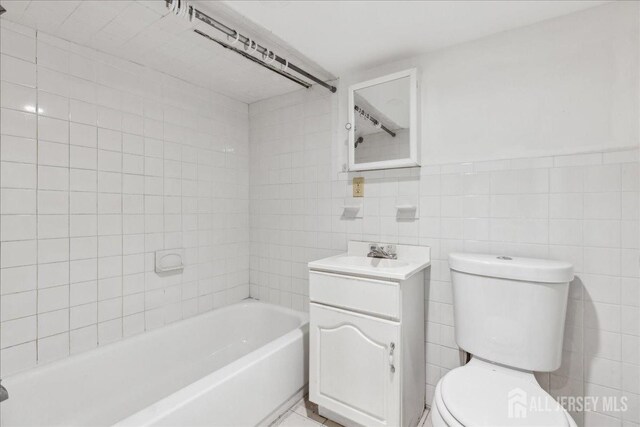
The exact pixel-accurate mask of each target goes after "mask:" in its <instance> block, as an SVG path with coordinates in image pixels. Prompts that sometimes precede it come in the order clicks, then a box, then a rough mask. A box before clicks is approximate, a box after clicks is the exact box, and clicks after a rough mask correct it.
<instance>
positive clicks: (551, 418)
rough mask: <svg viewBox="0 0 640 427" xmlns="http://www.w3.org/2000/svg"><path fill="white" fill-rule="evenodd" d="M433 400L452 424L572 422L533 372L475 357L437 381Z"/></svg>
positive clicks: (553, 426)
mask: <svg viewBox="0 0 640 427" xmlns="http://www.w3.org/2000/svg"><path fill="white" fill-rule="evenodd" d="M510 402H511V407H512V412H511V414H510V412H509V405H510ZM434 403H435V406H436V409H437V411H438V413H439V416H440V417H442V419H443V420H444V421H445V422H446V424H447V425H448V426H451V427H454V426H455V427H462V426H549V427H569V426H574V425H575V423H574V422H573V420H572V419H571V418H570V416H569V414H568V413H567V412H566V411H565V409H564V408H563V407H562V406H561V405H560V404H559V403H558V402H556V400H555V399H553V398H552V397H551V396H550V395H549V394H548V393H546V392H545V391H544V390H543V389H542V387H540V385H538V383H537V381H536V379H535V377H534V376H533V373H531V372H525V371H520V370H516V369H512V368H506V367H504V366H501V365H495V364H492V363H489V362H486V361H483V360H481V359H478V358H474V359H472V360H471V362H469V363H468V364H467V365H465V366H463V367H460V368H456V369H454V370H452V371H451V372H449V373H448V374H446V375H445V376H444V377H443V378H442V379H441V380H440V381H439V383H438V385H437V387H436V393H435V399H434ZM523 409H524V412H522V410H523ZM518 410H520V412H518Z"/></svg>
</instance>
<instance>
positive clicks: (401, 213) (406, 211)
mask: <svg viewBox="0 0 640 427" xmlns="http://www.w3.org/2000/svg"><path fill="white" fill-rule="evenodd" d="M396 218H397V219H399V220H415V219H418V206H417V205H416V204H413V203H402V202H400V203H398V204H397V205H396Z"/></svg>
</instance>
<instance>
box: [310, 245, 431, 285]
mask: <svg viewBox="0 0 640 427" xmlns="http://www.w3.org/2000/svg"><path fill="white" fill-rule="evenodd" d="M396 251H397V259H386V258H372V257H368V256H367V253H368V252H369V243H368V242H353V241H352V242H349V247H348V250H347V252H346V253H344V254H340V255H335V256H331V257H328V258H323V259H320V260H317V261H311V262H310V263H309V269H311V270H314V271H324V272H330V273H338V274H348V275H353V276H366V277H374V278H378V279H391V280H406V279H408V278H409V277H411V276H413V275H414V274H415V273H417V272H419V271H420V270H423V269H425V268H427V267H428V266H429V265H430V264H431V253H430V252H431V251H430V248H429V247H426V246H410V245H396Z"/></svg>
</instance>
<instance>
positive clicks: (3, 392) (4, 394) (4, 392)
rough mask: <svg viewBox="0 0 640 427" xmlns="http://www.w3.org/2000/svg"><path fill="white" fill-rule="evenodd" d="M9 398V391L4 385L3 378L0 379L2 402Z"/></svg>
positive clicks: (0, 397) (0, 399) (0, 400)
mask: <svg viewBox="0 0 640 427" xmlns="http://www.w3.org/2000/svg"><path fill="white" fill-rule="evenodd" d="M8 398H9V392H8V391H7V389H6V388H4V386H3V385H2V380H0V402H4V401H5V400H7V399H8Z"/></svg>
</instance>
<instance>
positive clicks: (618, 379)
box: [249, 91, 640, 426]
mask: <svg viewBox="0 0 640 427" xmlns="http://www.w3.org/2000/svg"><path fill="white" fill-rule="evenodd" d="M333 102H335V100H334V99H333V98H331V97H330V96H329V95H328V94H326V93H324V92H322V91H317V92H313V91H311V92H307V93H304V92H297V93H294V94H290V95H285V96H280V97H276V98H272V99H269V100H265V101H261V102H258V103H255V104H251V105H250V108H249V111H250V126H251V134H250V147H251V156H250V157H251V190H250V194H251V295H252V296H253V297H256V298H260V299H263V300H267V301H270V302H273V303H276V304H281V305H284V306H288V307H293V308H296V309H304V310H306V309H307V307H308V281H307V266H306V263H307V262H308V261H310V260H313V259H318V258H322V257H325V256H329V255H333V254H336V253H339V252H342V251H344V250H346V242H347V241H348V240H349V239H357V240H371V241H389V242H396V243H407V244H421V245H428V246H431V247H432V256H433V264H432V267H431V272H430V273H431V274H430V283H429V284H428V288H427V301H426V307H427V313H426V331H427V335H426V351H427V379H426V387H427V398H428V400H429V401H431V398H432V396H433V390H434V386H435V384H436V383H437V381H438V380H439V379H440V377H441V376H442V375H443V374H445V373H446V372H447V371H448V370H450V369H452V368H455V367H457V366H459V364H460V355H459V352H458V348H457V346H456V344H455V340H454V325H453V307H452V294H451V283H450V278H449V270H448V265H447V256H448V254H449V253H450V252H452V251H472V252H489V253H500V254H502V253H507V254H512V255H520V256H533V257H544V258H555V259H564V260H567V261H570V262H572V263H573V264H574V265H575V269H576V274H577V277H576V280H575V281H574V282H573V283H572V286H571V293H570V299H569V304H568V314H567V321H566V328H565V329H566V332H565V344H564V353H563V359H564V361H563V364H562V367H561V368H560V369H559V370H558V371H556V372H553V373H551V374H541V375H539V376H538V378H539V381H540V383H541V384H542V385H543V386H544V387H545V388H546V389H547V390H549V391H550V392H551V393H552V394H554V395H574V396H582V395H594V396H595V395H611V396H625V397H626V398H627V399H628V406H629V409H628V410H627V411H626V412H606V411H604V410H603V408H602V407H600V408H597V410H596V412H587V413H574V414H573V415H574V416H575V418H576V419H577V421H578V422H579V423H580V424H584V425H603V424H604V423H607V425H623V423H624V425H625V426H636V425H638V424H640V410H639V405H638V400H639V396H640V388H639V387H640V380H639V378H640V373H639V372H640V335H639V329H640V319H639V314H638V313H639V311H640V291H639V289H640V283H639V280H640V279H639V276H640V274H639V266H638V257H639V250H638V248H639V241H640V235H639V233H638V224H639V218H640V217H639V202H638V194H639V192H638V189H639V183H640V177H639V174H638V167H639V161H638V160H639V156H638V150H637V149H632V150H629V151H619V152H605V153H588V154H576V155H572V156H559V157H544V158H531V159H514V160H501V161H488V162H479V163H466V164H453V165H441V166H423V167H422V168H419V169H405V170H396V171H374V172H365V173H363V174H358V175H352V174H339V176H331V172H330V171H331V169H332V164H331V163H332V153H331V150H332V115H331V111H332V107H333V105H332V103H333ZM359 175H362V176H364V177H365V197H364V200H363V217H362V218H348V217H344V216H342V214H343V212H342V209H341V207H342V206H343V205H345V204H346V205H349V204H353V203H355V201H354V200H353V199H352V198H351V197H350V194H351V185H350V180H351V178H352V177H353V176H359ZM402 198H404V199H405V200H406V199H409V200H414V201H416V203H417V204H419V210H418V218H417V219H415V220H406V219H399V218H398V217H397V212H396V210H395V208H394V207H395V205H396V204H397V201H398V199H402Z"/></svg>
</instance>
